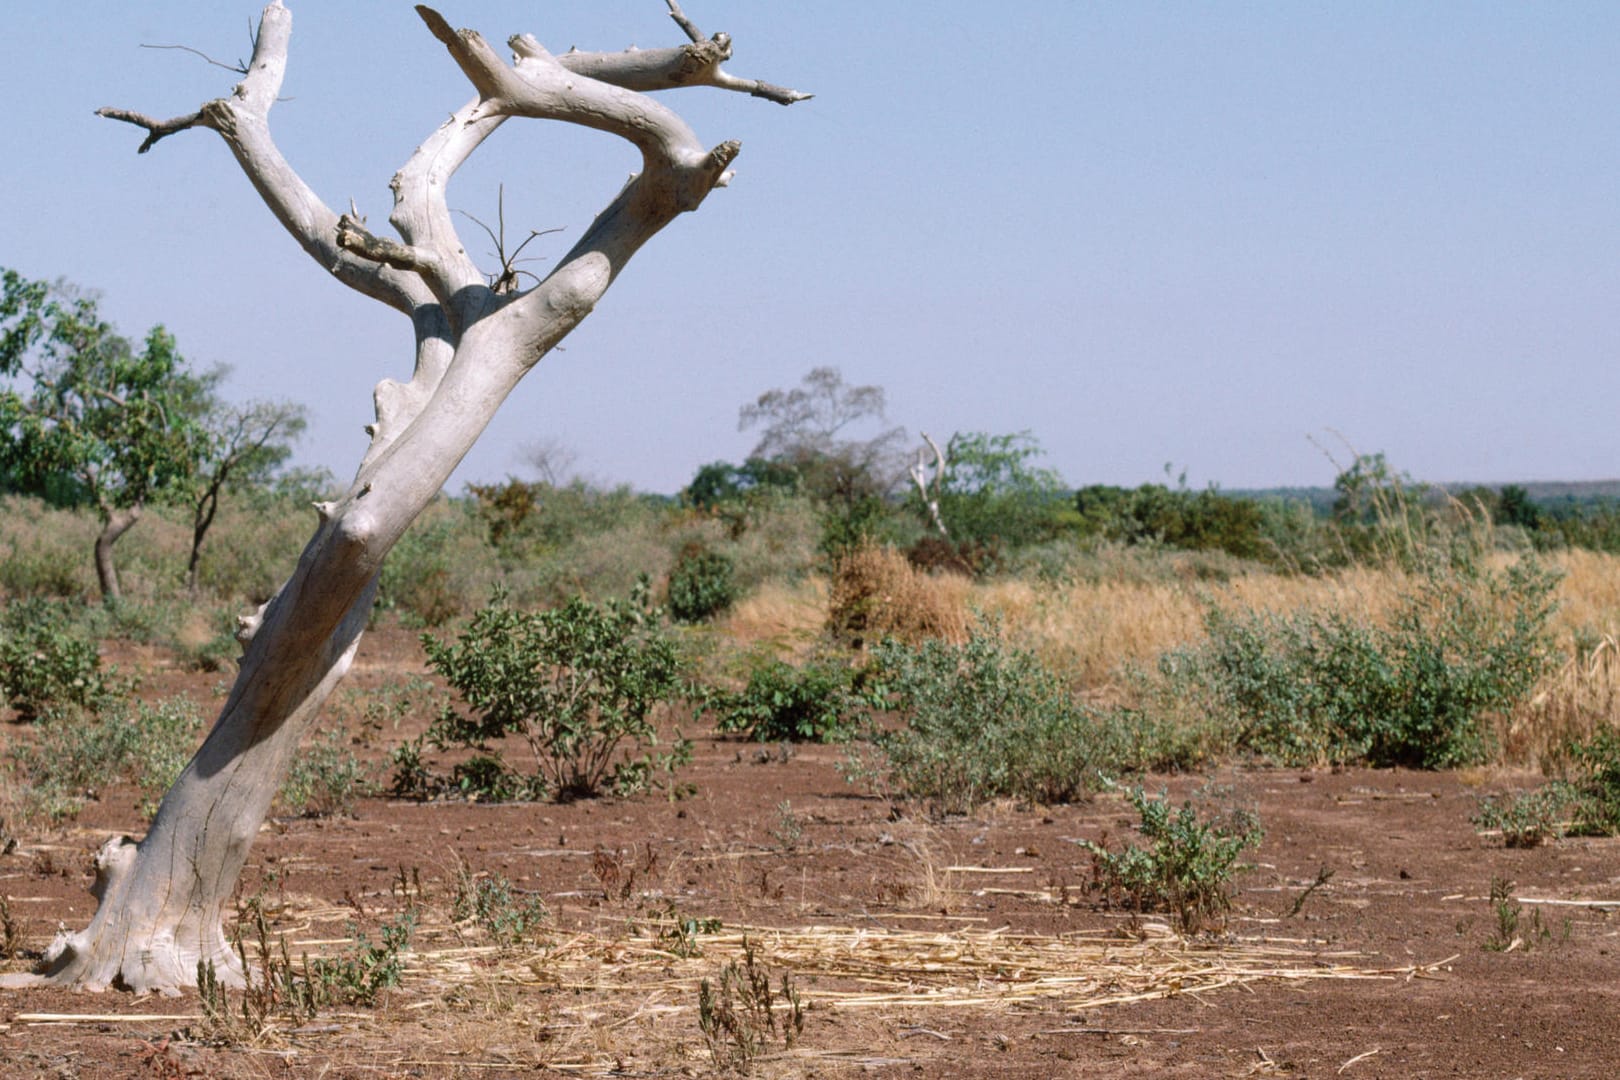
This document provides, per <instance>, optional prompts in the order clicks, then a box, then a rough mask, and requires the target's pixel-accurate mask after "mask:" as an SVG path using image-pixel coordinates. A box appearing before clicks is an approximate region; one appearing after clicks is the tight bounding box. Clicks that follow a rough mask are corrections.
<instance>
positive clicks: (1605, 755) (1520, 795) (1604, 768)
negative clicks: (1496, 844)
mask: <svg viewBox="0 0 1620 1080" xmlns="http://www.w3.org/2000/svg"><path fill="white" fill-rule="evenodd" d="M1568 757H1569V762H1570V764H1569V767H1568V772H1569V775H1568V777H1567V778H1566V779H1563V780H1555V781H1553V782H1552V783H1550V784H1546V785H1544V786H1542V787H1540V788H1537V789H1536V790H1534V791H1520V792H1515V793H1514V794H1512V795H1507V796H1502V797H1500V798H1498V797H1496V796H1487V797H1486V798H1484V799H1482V800H1480V807H1479V812H1478V813H1477V814H1475V815H1474V816H1473V818H1472V819H1471V820H1472V821H1473V823H1474V824H1475V825H1477V826H1478V827H1480V828H1482V829H1494V830H1499V831H1500V832H1501V833H1502V842H1503V844H1505V845H1506V846H1508V847H1535V846H1537V845H1538V844H1540V843H1541V842H1542V841H1544V840H1549V839H1554V838H1557V837H1560V836H1564V835H1571V834H1572V835H1576V836H1615V835H1617V834H1620V731H1617V730H1616V729H1614V728H1603V729H1601V730H1599V731H1598V732H1597V733H1595V734H1594V735H1592V736H1591V737H1589V738H1587V739H1583V740H1581V741H1579V742H1576V743H1575V744H1573V745H1572V746H1570V747H1569V755H1568Z"/></svg>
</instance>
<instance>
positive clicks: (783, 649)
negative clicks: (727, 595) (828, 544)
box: [715, 577, 827, 656]
mask: <svg viewBox="0 0 1620 1080" xmlns="http://www.w3.org/2000/svg"><path fill="white" fill-rule="evenodd" d="M826 624H827V582H826V579H825V578H820V577H810V578H805V579H804V580H802V581H799V582H797V583H795V584H791V585H789V584H785V583H783V582H779V581H771V582H767V583H765V584H764V585H762V586H760V588H759V589H757V590H755V591H754V592H752V593H750V594H749V595H748V596H746V597H744V598H743V599H742V600H739V601H738V602H737V603H736V604H734V605H733V606H732V608H731V610H730V611H728V612H726V614H725V615H723V616H722V617H721V618H720V619H718V620H717V621H716V623H715V628H716V631H717V634H718V637H720V638H721V639H722V640H725V641H730V642H734V643H736V644H737V646H739V647H740V648H741V649H744V650H747V649H752V648H756V647H759V646H768V647H769V648H770V649H772V650H773V651H775V652H777V653H783V654H787V655H790V656H796V655H800V654H802V653H805V652H808V651H809V649H810V648H811V647H812V646H813V645H814V644H815V640H816V638H817V637H818V636H820V634H821V631H822V628H823V627H824V626H826Z"/></svg>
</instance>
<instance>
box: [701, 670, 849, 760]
mask: <svg viewBox="0 0 1620 1080" xmlns="http://www.w3.org/2000/svg"><path fill="white" fill-rule="evenodd" d="M868 704H870V699H869V697H868V695H867V693H866V692H865V689H864V685H863V679H862V676H861V674H860V672H858V671H857V670H856V669H854V668H852V667H851V666H850V665H849V664H848V663H846V662H844V661H842V660H839V659H838V658H836V657H833V656H818V657H814V658H812V659H810V660H809V661H807V662H806V663H804V664H802V665H800V666H798V667H795V666H794V665H792V664H789V663H786V662H784V661H781V660H775V659H768V660H765V661H763V662H761V663H758V664H756V665H755V666H754V667H753V669H752V670H751V671H750V672H749V674H748V682H747V684H746V685H745V686H744V687H743V688H742V689H741V690H738V691H734V692H726V691H714V692H711V694H710V695H709V697H708V699H707V701H706V702H705V706H706V708H707V710H708V711H709V712H711V713H713V714H714V715H715V717H716V720H715V727H716V728H717V729H718V730H720V731H722V732H728V733H740V734H744V735H747V736H749V737H750V738H752V739H755V740H757V741H759V742H843V741H844V740H846V739H848V738H849V737H850V736H851V735H852V734H854V732H855V730H856V728H857V726H858V724H859V723H860V720H861V718H862V716H863V715H864V708H865V706H867V705H868Z"/></svg>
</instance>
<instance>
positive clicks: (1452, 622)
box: [1160, 561, 1557, 769]
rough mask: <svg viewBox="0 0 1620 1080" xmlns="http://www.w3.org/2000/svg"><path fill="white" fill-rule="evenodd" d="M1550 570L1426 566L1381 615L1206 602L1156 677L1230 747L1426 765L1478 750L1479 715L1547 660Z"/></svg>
mask: <svg viewBox="0 0 1620 1080" xmlns="http://www.w3.org/2000/svg"><path fill="white" fill-rule="evenodd" d="M1556 583H1557V576H1556V575H1555V574H1554V573H1552V572H1550V571H1548V570H1546V569H1545V568H1543V567H1541V566H1540V565H1539V564H1537V563H1535V562H1533V561H1524V562H1520V563H1518V564H1516V565H1514V566H1512V567H1511V568H1509V569H1508V570H1506V571H1494V570H1489V569H1484V568H1481V567H1480V566H1479V565H1478V564H1477V563H1474V562H1463V563H1461V564H1454V565H1435V564H1431V565H1430V566H1429V567H1428V569H1427V570H1426V572H1425V573H1424V574H1423V575H1422V577H1421V578H1419V581H1418V585H1417V587H1416V588H1414V589H1412V590H1411V591H1409V592H1408V593H1407V594H1406V595H1405V596H1404V597H1403V599H1402V601H1401V603H1400V605H1399V607H1398V609H1397V610H1396V611H1395V613H1394V615H1393V617H1392V619H1391V620H1390V624H1389V625H1388V626H1379V625H1372V624H1370V623H1366V622H1361V621H1357V620H1354V619H1352V618H1350V617H1348V616H1346V615H1343V614H1341V613H1338V612H1331V611H1329V612H1313V611H1303V612H1298V613H1295V614H1292V615H1288V616H1276V615H1268V614H1261V613H1255V612H1242V613H1235V614H1234V613H1229V612H1225V611H1222V610H1219V609H1214V608H1212V609H1211V610H1210V611H1209V612H1208V614H1207V616H1206V620H1205V628H1206V630H1207V633H1208V640H1207V641H1206V642H1204V643H1201V644H1199V645H1196V646H1193V647H1190V648H1188V649H1183V650H1179V651H1177V652H1175V653H1172V654H1170V655H1168V656H1167V657H1165V658H1164V659H1163V660H1162V661H1161V664H1160V675H1161V677H1162V678H1164V679H1165V680H1166V681H1167V682H1170V683H1172V684H1173V685H1175V686H1176V687H1177V688H1178V689H1179V690H1180V691H1182V692H1185V693H1198V694H1201V695H1202V699H1203V701H1204V702H1205V704H1206V705H1207V706H1208V707H1209V708H1211V709H1212V710H1214V711H1215V713H1216V715H1217V716H1219V717H1220V721H1221V722H1222V723H1223V724H1224V726H1225V727H1226V728H1227V729H1228V730H1229V731H1231V732H1232V738H1233V740H1234V743H1235V745H1236V746H1238V747H1239V748H1242V749H1247V750H1251V751H1254V752H1256V753H1259V754H1262V755H1264V756H1266V757H1270V758H1273V759H1276V760H1279V761H1283V762H1288V763H1295V764H1298V763H1319V762H1350V761H1364V762H1367V763H1369V764H1373V765H1408V766H1413V767H1417V768H1425V769H1435V768H1447V767H1451V766H1455V765H1464V764H1469V763H1472V762H1476V761H1480V760H1483V758H1484V757H1485V755H1486V753H1487V752H1488V750H1489V749H1490V736H1491V732H1490V729H1489V726H1488V724H1487V722H1486V721H1487V718H1488V717H1489V716H1490V715H1491V714H1500V713H1505V712H1506V711H1508V710H1510V709H1511V708H1512V707H1513V706H1514V705H1515V704H1516V703H1518V702H1519V701H1521V700H1522V699H1523V698H1524V696H1525V694H1526V693H1528V692H1529V690H1530V688H1531V687H1532V686H1533V685H1534V684H1535V682H1536V680H1537V679H1538V678H1539V677H1540V676H1541V675H1542V674H1543V672H1545V671H1546V669H1547V665H1548V663H1549V660H1550V657H1551V655H1552V649H1551V642H1550V638H1549V631H1548V620H1549V618H1550V616H1551V614H1552V610H1553V602H1552V598H1551V595H1552V590H1553V588H1554V586H1555V585H1556Z"/></svg>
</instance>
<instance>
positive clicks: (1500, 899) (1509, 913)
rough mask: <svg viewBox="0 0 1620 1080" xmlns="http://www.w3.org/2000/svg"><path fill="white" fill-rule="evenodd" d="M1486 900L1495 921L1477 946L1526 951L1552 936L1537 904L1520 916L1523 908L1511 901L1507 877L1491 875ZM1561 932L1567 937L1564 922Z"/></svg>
mask: <svg viewBox="0 0 1620 1080" xmlns="http://www.w3.org/2000/svg"><path fill="white" fill-rule="evenodd" d="M1490 903H1491V913H1492V914H1493V915H1494V916H1495V917H1496V925H1495V926H1494V927H1492V928H1491V934H1490V937H1488V938H1486V939H1485V944H1484V945H1483V946H1481V947H1482V948H1484V949H1485V950H1486V951H1487V952H1501V953H1508V952H1513V951H1514V950H1515V949H1524V950H1526V951H1528V950H1530V949H1532V948H1534V947H1535V946H1537V945H1542V944H1545V943H1546V942H1549V941H1551V940H1552V939H1553V933H1552V930H1551V929H1550V928H1548V926H1547V924H1546V923H1545V922H1544V921H1543V920H1542V918H1541V910H1540V909H1539V908H1531V909H1530V918H1529V920H1525V919H1524V909H1523V908H1521V907H1520V906H1519V905H1518V904H1516V903H1514V902H1513V882H1511V881H1509V880H1508V879H1507V878H1500V877H1493V878H1492V879H1491V896H1490ZM1527 923H1528V925H1527ZM1564 932H1565V935H1566V937H1567V935H1568V932H1569V927H1568V924H1565V927H1564Z"/></svg>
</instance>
